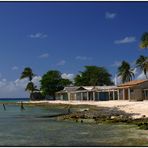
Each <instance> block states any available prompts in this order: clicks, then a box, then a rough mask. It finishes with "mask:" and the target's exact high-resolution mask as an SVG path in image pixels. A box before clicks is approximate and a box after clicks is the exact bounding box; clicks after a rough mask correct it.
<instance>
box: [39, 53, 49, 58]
mask: <svg viewBox="0 0 148 148" xmlns="http://www.w3.org/2000/svg"><path fill="white" fill-rule="evenodd" d="M48 57H49V54H48V53H44V54H41V55H40V56H39V58H43V59H44V58H48Z"/></svg>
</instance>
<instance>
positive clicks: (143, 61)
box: [136, 55, 148, 79]
mask: <svg viewBox="0 0 148 148" xmlns="http://www.w3.org/2000/svg"><path fill="white" fill-rule="evenodd" d="M136 65H137V67H138V68H140V70H141V71H143V72H144V74H145V77H146V79H148V76H147V72H148V57H145V56H143V55H141V56H140V57H139V58H138V59H137V60H136Z"/></svg>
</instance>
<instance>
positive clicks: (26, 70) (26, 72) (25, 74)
mask: <svg viewBox="0 0 148 148" xmlns="http://www.w3.org/2000/svg"><path fill="white" fill-rule="evenodd" d="M34 76H35V74H34V73H33V72H32V69H31V68H30V67H26V68H24V71H23V72H22V74H21V77H20V79H24V78H29V81H30V82H31V81H32V79H33V77H34Z"/></svg>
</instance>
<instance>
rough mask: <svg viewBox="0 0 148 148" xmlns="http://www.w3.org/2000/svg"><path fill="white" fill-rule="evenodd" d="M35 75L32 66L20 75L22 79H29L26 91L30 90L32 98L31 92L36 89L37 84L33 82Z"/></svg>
mask: <svg viewBox="0 0 148 148" xmlns="http://www.w3.org/2000/svg"><path fill="white" fill-rule="evenodd" d="M34 76H35V74H34V73H33V72H32V69H31V68H30V67H26V68H24V71H23V72H22V73H21V76H20V79H25V78H28V79H29V83H28V84H27V86H26V88H25V91H27V90H28V91H29V92H30V98H31V96H32V95H31V94H32V93H33V92H34V90H35V89H36V86H35V85H34V84H33V82H32V79H33V77H34Z"/></svg>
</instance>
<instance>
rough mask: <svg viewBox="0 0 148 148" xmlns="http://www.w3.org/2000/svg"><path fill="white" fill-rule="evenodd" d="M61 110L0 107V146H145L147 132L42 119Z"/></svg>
mask: <svg viewBox="0 0 148 148" xmlns="http://www.w3.org/2000/svg"><path fill="white" fill-rule="evenodd" d="M65 111H66V110H65V109H63V108H41V107H26V106H25V110H23V111H21V110H20V107H19V106H17V105H6V110H5V111H4V110H3V106H2V105H0V146H131V145H132V146H142V145H147V146H148V132H147V131H144V130H138V129H137V127H136V126H133V125H126V124H104V125H103V124H99V125H97V124H86V123H75V122H66V121H56V120H55V119H51V118H50V119H49V118H43V117H42V116H45V115H53V114H58V113H64V112H65Z"/></svg>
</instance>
